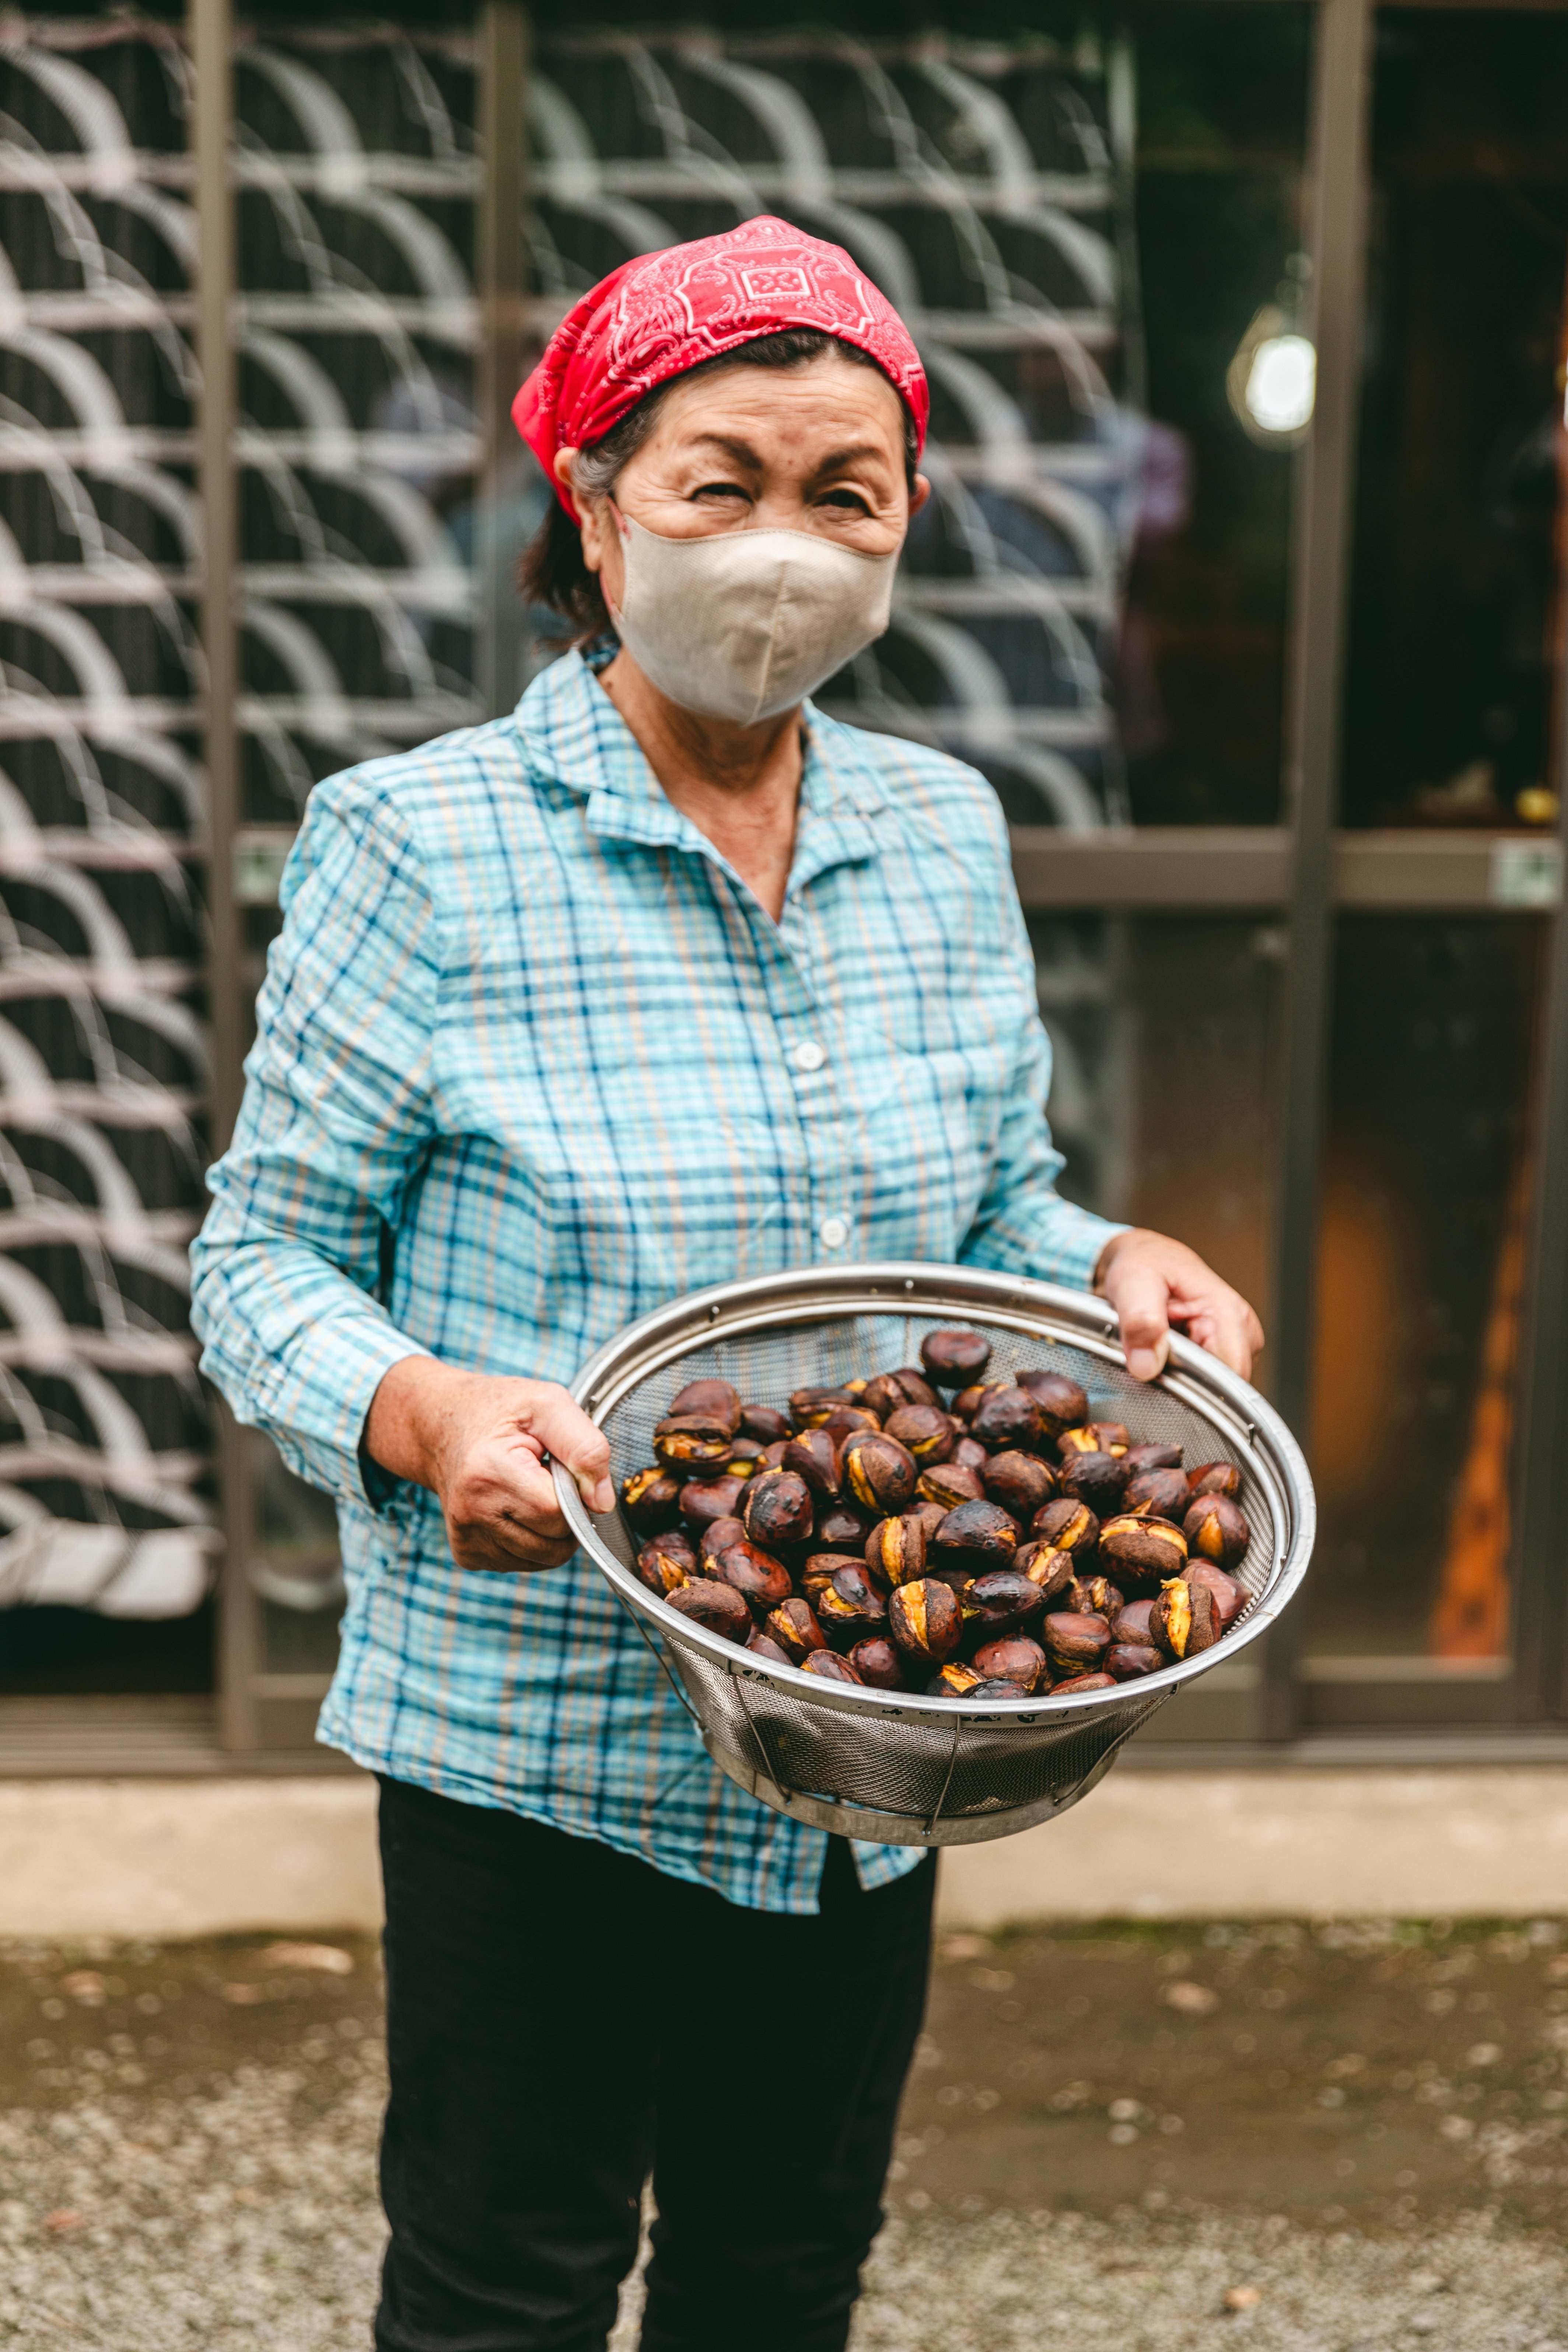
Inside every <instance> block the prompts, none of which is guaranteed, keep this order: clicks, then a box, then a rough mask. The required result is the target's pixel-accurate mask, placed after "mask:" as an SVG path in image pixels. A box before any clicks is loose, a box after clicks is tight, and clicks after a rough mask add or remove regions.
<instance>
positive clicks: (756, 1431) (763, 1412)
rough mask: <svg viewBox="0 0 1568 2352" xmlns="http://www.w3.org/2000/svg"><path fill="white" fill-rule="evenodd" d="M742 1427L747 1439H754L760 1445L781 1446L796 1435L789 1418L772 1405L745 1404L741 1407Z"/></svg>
mask: <svg viewBox="0 0 1568 2352" xmlns="http://www.w3.org/2000/svg"><path fill="white" fill-rule="evenodd" d="M741 1427H742V1431H743V1433H744V1434H745V1435H746V1436H747V1437H754V1438H755V1439H756V1441H757V1444H759V1445H781V1444H783V1443H784V1439H785V1438H786V1437H789V1436H792V1435H793V1434H794V1432H793V1430H792V1429H791V1426H790V1422H789V1417H788V1415H787V1414H785V1413H782V1412H777V1411H776V1410H775V1408H774V1407H773V1405H771V1404H743V1405H742V1407H741Z"/></svg>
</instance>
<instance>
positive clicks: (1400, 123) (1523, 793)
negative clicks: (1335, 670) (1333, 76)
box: [1345, 8, 1568, 825]
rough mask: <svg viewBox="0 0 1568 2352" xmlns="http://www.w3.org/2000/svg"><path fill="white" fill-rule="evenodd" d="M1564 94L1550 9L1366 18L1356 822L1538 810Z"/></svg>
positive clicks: (1490, 820) (1566, 182) (1566, 199)
mask: <svg viewBox="0 0 1568 2352" xmlns="http://www.w3.org/2000/svg"><path fill="white" fill-rule="evenodd" d="M1565 81H1568V20H1565V19H1564V18H1563V17H1562V16H1558V15H1556V14H1555V13H1546V12H1543V13H1542V14H1541V15H1539V16H1536V15H1533V14H1532V15H1523V14H1521V15H1512V14H1505V13H1503V12H1501V11H1499V12H1496V13H1480V12H1478V11H1475V10H1468V9H1467V10H1464V11H1459V10H1453V11H1449V10H1447V9H1445V10H1440V11H1437V10H1435V11H1425V10H1420V11H1417V10H1408V9H1404V8H1398V9H1393V10H1389V11H1387V12H1385V13H1384V16H1382V18H1381V20H1380V23H1379V26H1378V33H1377V64H1376V82H1375V106H1374V114H1373V207H1372V242H1371V250H1370V256H1369V291H1368V310H1367V327H1366V337H1365V346H1364V348H1365V368H1366V374H1365V392H1364V397H1363V415H1362V433H1361V454H1360V465H1359V475H1358V480H1359V489H1358V499H1359V509H1360V512H1359V519H1358V527H1357V537H1356V555H1355V572H1354V596H1353V604H1352V637H1351V644H1352V660H1351V674H1350V698H1349V706H1348V726H1347V730H1346V742H1347V754H1346V786H1345V813H1346V818H1347V821H1348V822H1349V823H1351V824H1401V825H1403V824H1450V825H1451V824H1482V825H1517V824H1521V823H1524V822H1534V823H1542V824H1545V823H1550V822H1551V821H1552V816H1553V815H1554V806H1553V803H1552V800H1551V799H1550V797H1548V796H1546V795H1545V794H1544V788H1545V787H1546V786H1548V785H1549V784H1550V783H1551V782H1552V777H1551V765H1552V762H1551V760H1550V758H1549V755H1548V752H1547V743H1548V740H1549V736H1550V733H1551V730H1552V704H1553V688H1552V664H1551V662H1550V660H1549V656H1548V646H1549V644H1550V643H1551V642H1552V636H1553V632H1554V630H1555V631H1560V630H1561V626H1562V618H1561V614H1560V611H1559V610H1558V606H1557V600H1558V597H1559V594H1560V588H1559V584H1558V581H1557V572H1556V562H1555V558H1554V553H1553V530H1554V517H1555V515H1556V512H1557V478H1556V439H1557V433H1556V428H1557V420H1558V418H1559V417H1560V415H1561V413H1562V406H1563V378H1562V374H1561V370H1560V364H1559V363H1560V359H1561V356H1562V352H1563V332H1564V323H1563V244H1564V237H1565V236H1568V144H1565V143H1564V142H1563V110H1562V92H1563V87H1564V83H1565ZM1559 723H1560V721H1559Z"/></svg>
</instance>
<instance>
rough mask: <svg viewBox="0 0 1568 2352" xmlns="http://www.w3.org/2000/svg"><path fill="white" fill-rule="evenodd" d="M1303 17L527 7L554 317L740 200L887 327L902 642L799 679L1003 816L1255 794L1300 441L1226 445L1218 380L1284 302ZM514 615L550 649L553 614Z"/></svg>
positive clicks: (730, 220)
mask: <svg viewBox="0 0 1568 2352" xmlns="http://www.w3.org/2000/svg"><path fill="white" fill-rule="evenodd" d="M637 13H639V14H641V15H643V16H645V17H647V16H648V15H650V14H651V13H653V12H650V11H647V10H643V11H639V12H637ZM866 13H867V15H868V16H870V14H871V12H869V11H868V12H866ZM1310 13H1311V12H1310V9H1309V8H1307V7H1305V6H1300V5H1277V6H1276V5H1260V6H1258V7H1254V8H1249V9H1247V11H1246V12H1239V11H1237V10H1235V9H1234V8H1225V9H1218V8H1212V7H1211V8H1195V9H1191V10H1182V11H1165V10H1161V11H1154V10H1151V11H1149V12H1148V13H1147V14H1146V15H1139V16H1134V18H1133V19H1132V20H1131V22H1129V21H1128V20H1126V19H1124V18H1123V17H1121V16H1111V15H1110V14H1109V13H1107V14H1104V15H1098V14H1097V12H1095V11H1094V10H1092V9H1091V10H1089V11H1088V12H1087V13H1086V12H1084V11H1082V10H1076V11H1074V12H1073V13H1072V14H1071V15H1070V16H1068V15H1067V14H1065V13H1063V12H1060V11H1057V10H1052V9H1047V10H1046V11H1045V12H1044V13H1043V15H1042V14H1041V13H1039V12H1036V11H1030V12H1028V13H1027V15H1026V13H1025V12H1024V11H1023V10H1021V9H1020V10H1018V11H1017V12H1016V17H1015V19H1014V24H1015V29H1014V30H1013V31H1012V32H1010V33H1008V34H1005V35H1002V34H999V35H998V37H996V38H994V39H991V40H987V41H985V42H984V43H980V42H975V41H973V40H970V39H968V38H966V37H964V35H963V32H962V30H961V29H960V28H959V27H958V26H956V25H954V26H952V27H950V29H949V30H948V31H947V32H945V33H942V32H935V31H932V32H925V31H921V32H920V33H918V34H917V35H915V36H913V37H902V38H890V39H889V38H886V37H881V34H880V30H879V31H878V33H877V34H875V35H873V36H872V37H868V38H867V39H865V40H864V41H861V40H858V39H851V38H847V37H846V35H847V31H848V30H849V29H850V27H852V26H854V21H855V11H854V10H853V9H851V10H849V11H847V12H842V13H841V15H840V16H838V17H837V18H836V20H835V21H836V24H837V25H838V26H841V27H842V29H837V30H835V31H833V32H826V31H821V30H814V29H808V28H807V26H806V25H805V21H804V16H803V12H801V11H798V10H796V9H794V8H792V7H790V6H788V5H779V6H777V7H775V8H773V9H769V10H760V11H758V12H757V17H756V20H755V21H754V22H752V23H749V24H748V26H747V29H746V30H745V31H743V32H725V33H724V34H722V35H716V36H714V37H712V38H711V39H710V40H707V41H704V42H702V43H695V42H693V41H692V39H691V38H690V37H689V35H686V34H683V33H681V32H679V31H672V30H671V29H670V28H669V25H668V21H664V22H661V23H658V24H656V25H652V26H650V27H649V29H648V30H647V33H646V35H645V36H644V37H641V38H639V39H636V40H634V39H632V38H630V37H626V35H624V34H622V33H616V34H614V35H610V34H599V33H592V32H589V33H584V31H583V30H582V29H581V28H580V27H579V26H577V25H576V23H575V22H574V21H573V22H568V21H564V20H563V25H562V26H561V27H560V28H552V27H549V26H541V27H540V31H539V37H538V40H537V43H536V53H535V71H534V75H533V81H532V89H531V104H532V130H533V142H534V146H533V158H532V165H531V171H532V188H533V204H532V211H531V222H530V226H531V241H532V256H533V268H534V289H535V294H536V300H535V302H534V305H533V309H534V317H535V324H536V327H537V329H538V331H539V332H540V333H541V334H542V333H543V332H544V331H546V330H547V329H548V328H549V327H551V326H552V325H553V324H554V322H555V320H557V319H558V318H559V317H560V316H561V315H562V313H563V310H565V309H566V308H567V307H568V306H569V304H570V303H571V302H573V301H574V300H575V299H577V298H578V297H579V296H581V295H582V294H583V293H584V292H585V291H586V290H587V289H589V288H590V287H591V286H592V285H593V284H594V283H595V281H596V280H597V279H598V278H600V277H601V276H602V275H604V273H605V272H606V271H608V270H609V269H611V268H615V267H616V265H617V264H619V263H621V262H623V261H625V260H626V259H627V258H629V257H630V256H631V255H632V254H633V253H636V252H638V251H641V250H645V249H647V247H650V246H652V245H657V244H660V243H663V242H665V241H666V240H668V241H672V242H673V241H674V240H676V239H680V238H690V237H698V236H710V235H713V234H716V233H719V232H721V231H726V230H729V229H731V228H732V227H733V226H735V225H736V223H737V222H738V221H739V220H741V219H743V218H745V217H746V216H747V215H748V214H750V213H752V212H755V211H766V212H771V213H775V214H782V215H784V216H785V217H786V218H788V219H791V220H794V221H796V222H798V223H799V224H800V225H801V226H803V227H804V228H805V229H807V230H809V231H810V232H812V233H813V234H815V235H816V236H826V237H830V238H832V239H833V240H834V241H835V242H837V243H840V244H842V245H844V246H846V247H848V249H849V250H850V251H851V253H852V254H853V255H854V257H855V258H856V260H857V261H858V263H859V264H860V265H861V267H862V268H864V269H865V270H866V271H867V273H868V275H869V276H870V277H871V278H874V279H875V280H876V281H877V282H878V283H879V285H880V286H881V287H882V289H883V290H884V291H885V292H886V293H887V294H888V295H889V297H890V298H891V299H892V300H893V301H894V302H895V303H896V304H897V305H898V307H899V308H900V310H901V312H902V313H903V315H904V317H905V318H906V320H908V323H909V325H910V329H911V331H912V332H913V333H914V335H915V337H916V340H917V341H918V342H919V344H920V346H921V353H922V356H923V358H924V361H925V364H926V371H927V373H928V376H929V378H930V381H931V395H932V407H931V440H930V443H929V445H928V451H927V459H926V471H927V473H928V475H929V477H930V478H931V483H932V485H933V495H932V497H931V501H930V503H929V504H928V506H927V507H926V508H925V509H924V510H923V512H922V513H921V515H920V516H919V517H918V518H917V520H916V522H915V524H914V527H913V528H912V530H911V531H910V540H909V544H908V548H907V550H906V552H905V557H904V562H903V564H902V567H901V570H900V589H899V594H898V597H897V599H896V602H895V605H894V613H893V623H892V626H891V628H890V629H889V633H888V635H886V636H885V637H883V638H882V639H880V640H879V643H878V644H877V645H876V646H874V647H872V648H869V649H868V651H867V652H866V653H864V654H862V655H861V656H858V659H857V660H856V661H855V662H854V663H852V664H851V665H850V666H849V667H847V669H846V670H844V671H843V672H842V673H841V674H840V675H839V676H838V677H837V678H834V679H832V680H830V681H829V682H828V683H827V685H826V687H825V688H824V690H823V694H822V696H821V700H822V701H823V703H824V705H825V707H826V709H829V710H830V711H833V712H834V713H836V714H837V715H841V716H844V717H846V718H848V719H852V720H853V721H855V722H856V723H857V724H858V725H862V726H867V727H873V728H879V729H884V730H889V731H891V732H894V733H901V734H908V735H910V736H913V737H915V738H917V739H918V740H926V741H930V742H933V743H939V744H941V745H942V746H944V747H945V748H947V749H949V750H952V751H955V752H958V753H959V754H960V755H961V756H963V757H964V758H966V759H969V760H972V761H973V762H974V763H975V765H976V766H977V767H979V768H981V769H982V770H984V772H985V774H986V775H987V776H988V777H989V778H990V780H991V782H992V783H993V784H994V787H995V789H996V792H997V793H998V795H999V797H1000V799H1001V801H1002V803H1003V805H1004V807H1005V809H1006V811H1007V814H1008V815H1009V817H1010V818H1012V819H1013V821H1014V822H1015V823H1016V824H1028V825H1053V824H1054V825H1062V826H1068V827H1071V828H1072V829H1074V830H1079V831H1093V830H1095V829H1097V828H1099V827H1101V826H1104V825H1107V824H1126V823H1127V822H1129V821H1130V820H1131V819H1140V820H1142V821H1144V822H1148V821H1151V820H1163V821H1172V820H1174V821H1187V820H1193V821H1197V822H1205V821H1213V820H1219V819H1225V820H1237V821H1251V820H1257V821H1260V822H1261V821H1268V820H1269V819H1271V818H1272V817H1273V816H1274V814H1276V810H1277V806H1278V797H1279V790H1278V788H1279V682H1280V673H1281V668H1282V661H1283V650H1284V611H1285V587H1286V571H1287V562H1286V540H1287V520H1288V517H1287V508H1288V495H1289V446H1290V441H1291V437H1292V436H1289V435H1285V436H1279V435H1276V436H1272V438H1271V439H1270V440H1269V442H1268V446H1262V445H1261V444H1260V443H1259V442H1258V440H1257V439H1256V437H1249V432H1248V429H1247V428H1245V427H1244V425H1243V424H1242V422H1241V421H1240V420H1239V418H1238V415H1237V413H1236V412H1234V411H1233V409H1232V406H1231V404H1230V403H1229V399H1228V396H1227V392H1226V381H1227V373H1228V372H1229V371H1230V370H1231V367H1232V362H1233V361H1234V360H1235V359H1236V356H1237V351H1238V348H1239V347H1240V346H1241V345H1243V344H1244V343H1245V342H1246V340H1247V332H1248V328H1249V322H1255V321H1256V320H1257V319H1258V318H1259V317H1260V316H1261V315H1262V314H1263V312H1264V311H1265V310H1268V308H1269V307H1270V306H1275V307H1276V308H1279V307H1280V306H1283V310H1290V309H1291V307H1292V306H1293V304H1294V303H1295V301H1296V299H1297V295H1298V292H1299V289H1300V279H1299V278H1298V277H1295V276H1293V275H1292V269H1291V264H1292V255H1293V248H1294V247H1295V245H1296V242H1297V239H1298V236H1299V229H1298V226H1297V224H1298V221H1299V217H1300V201H1299V197H1300V186H1299V184H1300V167H1301V158H1302V140H1303V124H1304V121H1305V114H1306V94H1307V84H1308V46H1309V31H1310ZM770 17H771V18H772V19H773V23H772V24H770V23H769V22H768V19H769V18H770ZM780 20H784V21H783V22H782V23H781V22H780ZM609 191H615V192H616V200H612V198H611V195H610V194H609V193H608V192H609ZM1282 315H1283V312H1282ZM532 487H533V495H534V498H535V502H536V511H537V512H538V513H539V514H541V515H542V514H543V513H544V512H545V510H546V509H547V506H548V496H547V490H546V486H545V484H544V483H543V480H542V477H540V476H537V475H536V476H535V477H534V478H533V486H532ZM533 623H534V628H533V636H534V653H535V656H536V657H537V658H542V656H543V655H544V653H545V652H546V651H547V650H548V647H549V646H550V644H551V642H552V641H553V640H558V639H559V636H560V634H561V631H560V626H559V624H557V623H552V621H551V620H550V618H549V616H547V615H545V614H534V615H533Z"/></svg>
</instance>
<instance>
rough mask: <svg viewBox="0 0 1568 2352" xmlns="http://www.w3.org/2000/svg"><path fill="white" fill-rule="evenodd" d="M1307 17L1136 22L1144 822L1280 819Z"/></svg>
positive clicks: (1128, 655)
mask: <svg viewBox="0 0 1568 2352" xmlns="http://www.w3.org/2000/svg"><path fill="white" fill-rule="evenodd" d="M1309 19H1310V11H1309V10H1307V9H1299V8H1258V9H1256V10H1254V9H1248V10H1246V11H1242V10H1238V9H1225V10H1223V11H1222V10H1218V9H1167V10H1162V11H1160V12H1158V13H1154V12H1151V13H1150V14H1148V15H1146V16H1141V17H1140V18H1139V19H1138V32H1137V55H1138V100H1139V124H1138V158H1137V199H1136V219H1137V267H1138V275H1139V282H1140V287H1141V290H1142V319H1143V335H1144V350H1145V353H1146V374H1147V384H1146V392H1145V397H1146V400H1147V404H1148V413H1149V425H1148V440H1147V444H1146V448H1147V457H1146V463H1145V467H1144V470H1143V476H1142V502H1141V507H1140V511H1139V519H1138V523H1137V527H1136V530H1135V534H1134V538H1133V546H1132V558H1131V573H1130V578H1129V583H1128V592H1127V605H1126V614H1125V620H1124V624H1123V628H1122V635H1121V659H1120V666H1119V670H1118V680H1117V702H1118V711H1119V717H1120V722H1121V739H1122V743H1123V746H1124V749H1125V753H1126V759H1127V773H1128V785H1129V797H1130V803H1131V814H1132V816H1133V818H1134V820H1135V822H1137V823H1138V824H1271V823H1274V822H1276V821H1277V820H1278V817H1279V805H1280V803H1279V743H1280V723H1281V712H1282V697H1283V687H1284V674H1285V650H1286V647H1285V635H1286V598H1287V586H1288V572H1289V503H1290V477H1291V470H1292V469H1291V459H1290V452H1291V450H1292V448H1293V447H1294V446H1295V443H1296V439H1297V437H1298V436H1297V435H1296V434H1295V433H1294V432H1293V431H1290V430H1282V431H1269V430H1267V429H1265V427H1264V426H1262V425H1260V424H1259V421H1258V415H1254V413H1253V411H1254V409H1258V410H1259V411H1260V414H1261V415H1263V416H1264V417H1265V418H1268V416H1270V415H1274V416H1275V417H1276V419H1278V415H1279V411H1278V408H1277V407H1276V409H1274V410H1270V409H1269V408H1268V404H1267V403H1266V402H1265V401H1264V400H1263V394H1264V392H1265V391H1267V389H1268V385H1269V383H1270V382H1271V381H1272V379H1271V378H1270V375H1269V372H1268V371H1269V350H1270V349H1271V350H1272V351H1273V352H1274V367H1275V373H1276V375H1278V373H1279V365H1280V363H1281V362H1284V364H1285V365H1286V367H1287V370H1288V368H1289V361H1290V353H1289V351H1288V349H1287V348H1286V344H1287V341H1288V339H1289V332H1290V330H1291V329H1292V328H1293V327H1294V326H1296V325H1297V324H1298V323H1299V320H1298V318H1297V312H1298V309H1299V306H1300V300H1301V298H1302V293H1303V289H1304V284H1305V280H1304V278H1303V275H1302V267H1303V265H1302V257H1301V256H1300V252H1299V250H1298V247H1299V245H1300V233H1301V232H1300V218H1301V210H1300V207H1301V172H1302V163H1303V152H1304V150H1303V142H1304V135H1305V121H1306V100H1307V89H1308V76H1309V49H1310V21H1309ZM1266 346H1267V347H1268V349H1266V348H1265V347H1266ZM1260 354H1261V358H1260ZM1260 365H1261V368H1262V373H1261V374H1260V375H1258V374H1256V373H1254V372H1255V371H1256V370H1257V369H1258V367H1259V366H1260ZM1249 385H1250V387H1251V401H1252V405H1251V406H1250V407H1249V406H1248V405H1247V392H1248V386H1249ZM1281 389H1282V390H1283V392H1284V393H1285V394H1289V383H1284V384H1283V386H1281V385H1280V384H1279V383H1275V396H1276V400H1277V401H1278V398H1279V394H1280V392H1281Z"/></svg>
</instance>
